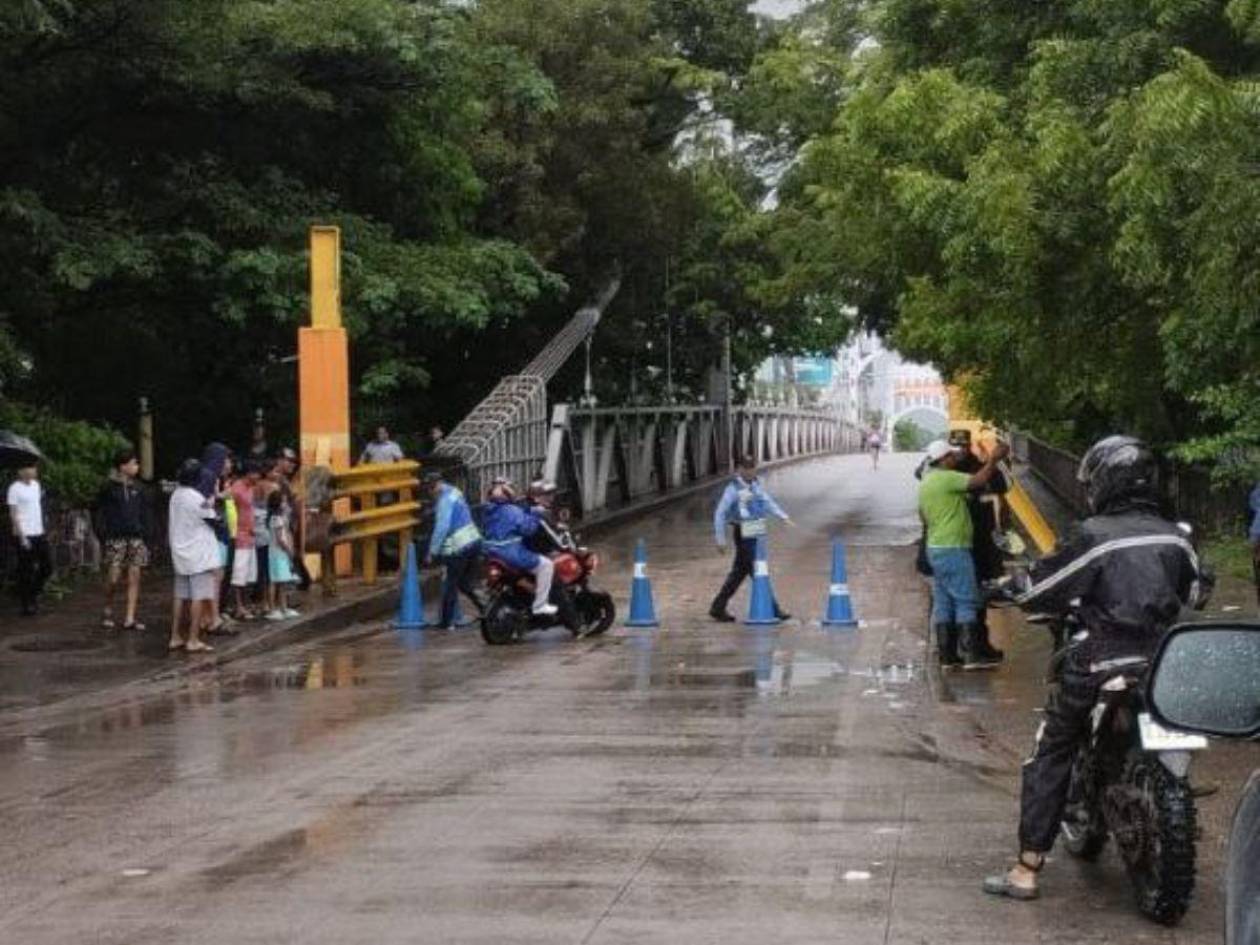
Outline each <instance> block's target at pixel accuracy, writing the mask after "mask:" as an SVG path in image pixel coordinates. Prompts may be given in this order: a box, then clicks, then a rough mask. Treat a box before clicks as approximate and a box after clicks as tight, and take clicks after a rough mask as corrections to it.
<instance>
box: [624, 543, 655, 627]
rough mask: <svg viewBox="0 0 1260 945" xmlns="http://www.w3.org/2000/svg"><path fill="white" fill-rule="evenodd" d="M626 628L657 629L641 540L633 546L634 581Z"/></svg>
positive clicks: (645, 546) (645, 550) (645, 548)
mask: <svg viewBox="0 0 1260 945" xmlns="http://www.w3.org/2000/svg"><path fill="white" fill-rule="evenodd" d="M626 626H627V627H659V626H660V623H659V622H658V621H657V619H656V604H655V603H653V601H652V582H651V580H650V579H649V578H648V576H647V542H645V541H644V540H643V539H642V538H640V539H639V543H638V544H637V545H635V546H634V581H633V583H631V585H630V617H629V619H627V620H626Z"/></svg>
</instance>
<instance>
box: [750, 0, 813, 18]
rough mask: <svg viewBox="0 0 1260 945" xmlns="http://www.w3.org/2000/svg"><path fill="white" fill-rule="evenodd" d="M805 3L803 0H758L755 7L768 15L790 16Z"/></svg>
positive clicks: (759, 11)
mask: <svg viewBox="0 0 1260 945" xmlns="http://www.w3.org/2000/svg"><path fill="white" fill-rule="evenodd" d="M802 5H803V0H757V3H755V4H753V9H754V10H756V11H757V12H758V13H765V14H767V15H768V16H788V15H790V14H792V13H795V12H796V11H797V10H799V9H800V8H801V6H802Z"/></svg>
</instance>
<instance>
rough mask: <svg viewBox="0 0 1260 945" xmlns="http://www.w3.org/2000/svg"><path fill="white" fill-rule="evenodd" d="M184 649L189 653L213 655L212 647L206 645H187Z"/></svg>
mask: <svg viewBox="0 0 1260 945" xmlns="http://www.w3.org/2000/svg"><path fill="white" fill-rule="evenodd" d="M185 649H187V650H188V652H189V653H213V652H214V647H212V646H211V645H210V644H208V643H189V644H188V646H187V647H185Z"/></svg>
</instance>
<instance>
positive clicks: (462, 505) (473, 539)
mask: <svg viewBox="0 0 1260 945" xmlns="http://www.w3.org/2000/svg"><path fill="white" fill-rule="evenodd" d="M436 518H437V521H436V523H435V525H434V528H435V530H436V531H437V532H438V533H439V534H435V535H434V536H433V537H434V539H435V540H434V542H433V544H434V545H436V549H434V548H431V549H430V551H431V552H434V553H436V554H437V555H438V556H439V557H443V558H451V557H454V556H455V555H458V554H462V553H463V552H465V551H467V550H468V549H469V548H471V547H472V546H473V545H475V544H476V543H477V542H479V541H481V532H480V531H478V529H477V526H476V524H475V523H474V522H473V518H472V510H471V509H470V508H468V502H467V501H465V499H464V494H463V493H462V492H460V491H459V490H458V489H456V488H455V487H454V486H450V485H448V486H444V487H443V489H442V494H441V495H440V496H439V497H438V507H437V516H436ZM443 528H445V529H446V532H445V534H441V530H442V529H443Z"/></svg>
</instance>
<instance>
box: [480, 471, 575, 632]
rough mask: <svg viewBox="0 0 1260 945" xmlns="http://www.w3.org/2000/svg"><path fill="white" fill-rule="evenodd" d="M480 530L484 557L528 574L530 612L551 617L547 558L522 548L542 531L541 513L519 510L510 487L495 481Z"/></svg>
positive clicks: (553, 611) (550, 572) (550, 570)
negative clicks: (531, 599) (531, 598)
mask: <svg viewBox="0 0 1260 945" xmlns="http://www.w3.org/2000/svg"><path fill="white" fill-rule="evenodd" d="M482 527H483V531H484V533H485V542H484V547H485V552H486V555H487V556H489V557H491V558H497V559H498V560H500V561H502V562H503V563H504V564H506V565H507V566H508V567H510V568H515V569H516V570H518V571H529V572H530V573H532V574H533V575H534V581H535V591H534V604H533V612H534V613H535V614H537V615H540V616H544V617H549V616H554V615H555V614H556V612H557V608H556V605H555V604H553V603H551V601H550V598H551V579H552V577H553V576H554V574H555V567H554V566H553V565H552V563H551V559H550V558H548V557H547V556H545V555H540V554H538V553H536V552H533V551H530V550H529V549H528V548H526V547H525V544H524V542H525V539H527V538H529V537H531V536H533V535H534V533H535V532H537V531H538V530H539V529H540V528H541V527H542V514H541V512H540V511H539V510H538V509H536V508H535V509H530V510H527V509H525V508H522V507H521V505H520V504H519V503H517V501H516V490H515V489H513V488H512V483H510V482H508V481H507V480H506V479H497V480H495V483H494V485H493V487H492V488H491V490H490V501H489V502H488V503H487V504H486V509H485V512H484V515H483V519H482Z"/></svg>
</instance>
